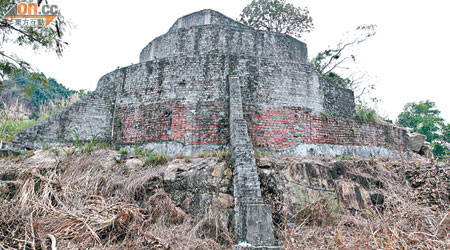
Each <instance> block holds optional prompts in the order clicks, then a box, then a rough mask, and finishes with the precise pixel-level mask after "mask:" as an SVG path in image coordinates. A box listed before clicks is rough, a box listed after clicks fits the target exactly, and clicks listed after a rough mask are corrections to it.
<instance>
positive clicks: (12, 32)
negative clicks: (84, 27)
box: [0, 0, 68, 86]
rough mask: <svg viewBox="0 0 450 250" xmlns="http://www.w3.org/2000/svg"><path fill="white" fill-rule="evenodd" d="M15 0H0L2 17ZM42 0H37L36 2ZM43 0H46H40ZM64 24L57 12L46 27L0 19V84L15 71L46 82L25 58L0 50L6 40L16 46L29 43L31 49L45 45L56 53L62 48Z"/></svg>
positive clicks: (44, 46) (60, 52)
mask: <svg viewBox="0 0 450 250" xmlns="http://www.w3.org/2000/svg"><path fill="white" fill-rule="evenodd" d="M19 2H20V1H17V0H0V15H1V16H2V17H3V16H4V15H5V14H6V13H7V12H8V11H9V10H10V9H11V8H12V7H13V6H14V5H16V4H17V3H19ZM41 2H42V0H41V1H39V4H40V3H41ZM44 2H45V3H47V1H44ZM67 27H68V22H67V21H66V20H65V18H64V17H63V16H62V15H61V14H60V13H59V14H58V16H57V18H56V19H55V20H54V21H53V22H52V23H51V24H50V25H49V26H47V27H32V26H25V25H19V24H17V23H15V22H12V21H10V20H8V19H3V18H2V19H0V30H1V32H2V37H1V38H0V84H1V85H2V86H3V84H4V81H5V80H6V79H8V78H11V77H14V76H16V75H18V74H24V73H25V74H29V77H31V78H32V79H33V80H38V81H41V82H43V83H47V81H46V79H45V78H43V77H42V76H41V75H39V74H38V73H37V71H36V70H35V68H34V67H33V66H32V65H31V64H30V63H28V62H27V61H26V60H24V59H22V58H19V57H17V56H16V55H14V54H13V53H9V52H6V51H4V47H5V45H6V44H8V43H12V44H16V45H19V46H32V48H33V49H34V50H42V49H46V50H49V51H54V52H56V54H57V55H58V56H60V55H61V54H62V52H63V49H64V46H65V45H67V43H66V42H64V41H63V40H62V39H63V35H64V33H65V31H66V28H67Z"/></svg>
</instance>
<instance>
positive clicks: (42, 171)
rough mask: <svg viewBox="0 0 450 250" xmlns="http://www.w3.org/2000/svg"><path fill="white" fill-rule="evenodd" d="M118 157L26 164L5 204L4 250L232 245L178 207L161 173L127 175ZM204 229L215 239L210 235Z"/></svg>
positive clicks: (61, 154)
mask: <svg viewBox="0 0 450 250" xmlns="http://www.w3.org/2000/svg"><path fill="white" fill-rule="evenodd" d="M41 155H42V156H41ZM115 155H117V153H116V152H115V151H111V150H105V149H100V150H94V151H93V152H92V153H91V154H87V153H84V152H83V151H82V150H79V149H77V148H72V149H67V150H65V151H64V150H61V151H58V153H51V154H50V153H49V154H38V155H37V156H36V157H42V159H41V160H40V162H39V164H36V162H33V160H32V159H25V160H24V161H25V162H22V163H21V164H23V166H22V165H21V166H20V167H19V168H18V169H20V171H19V172H20V174H19V175H18V178H17V180H14V183H16V184H15V187H16V188H17V192H16V194H15V195H14V196H13V197H10V200H9V201H6V200H5V201H3V203H0V210H1V211H0V248H1V247H3V249H18V248H19V244H21V245H20V246H21V247H22V248H21V249H50V244H51V240H50V239H51V238H53V239H54V242H55V243H56V247H57V248H58V249H205V250H206V249H224V248H227V247H228V246H229V245H224V244H228V243H229V242H231V241H230V240H224V239H225V238H226V237H225V236H223V235H232V234H231V233H228V231H227V228H226V227H220V228H219V227H218V229H215V228H213V227H212V226H211V227H206V226H201V225H206V224H207V223H206V222H205V221H202V220H200V221H198V220H194V218H192V217H191V216H190V215H188V214H186V213H185V212H184V211H182V210H181V209H180V208H179V207H176V206H175V205H174V204H173V202H172V200H171V199H170V196H169V195H168V194H167V193H165V192H164V190H162V189H160V188H161V186H160V181H161V180H160V173H159V172H158V171H160V170H159V169H158V168H156V167H155V168H145V169H142V168H136V169H132V168H128V167H125V165H124V164H121V163H117V162H116V161H115V160H114V156H115ZM51 157H54V159H55V160H53V158H52V159H50V158H51ZM26 161H30V162H26ZM8 164H11V165H12V164H14V163H8ZM16 166H19V165H16ZM158 188H159V189H158ZM142 192H144V194H142ZM142 195H143V197H140V196H142ZM148 196H150V197H149V198H148ZM144 197H145V201H144ZM137 198H138V199H137ZM210 221H212V219H208V220H207V222H210ZM201 223H203V224H201ZM211 225H212V224H211ZM207 228H208V229H211V230H217V232H218V233H217V234H210V233H205V232H206V231H207V230H206V229H207ZM218 239H220V241H221V242H224V243H223V244H222V243H220V242H219V240H218ZM230 244H231V243H230ZM24 246H26V247H27V248H23V247H24Z"/></svg>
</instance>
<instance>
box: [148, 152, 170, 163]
mask: <svg viewBox="0 0 450 250" xmlns="http://www.w3.org/2000/svg"><path fill="white" fill-rule="evenodd" d="M168 161H169V157H168V156H167V155H164V154H150V155H148V156H147V157H146V159H145V165H150V166H158V165H164V164H166V163H167V162H168Z"/></svg>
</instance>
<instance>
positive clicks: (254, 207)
mask: <svg viewBox="0 0 450 250" xmlns="http://www.w3.org/2000/svg"><path fill="white" fill-rule="evenodd" d="M229 82H230V144H231V165H232V167H233V187H234V201H235V207H234V211H235V213H234V219H235V231H236V235H237V238H238V242H245V243H248V244H250V245H252V246H258V247H259V246H276V245H277V243H276V240H275V237H274V232H273V223H272V209H271V207H270V206H269V205H266V204H264V203H263V200H262V196H261V189H260V182H259V178H258V171H257V168H256V162H255V157H254V154H255V152H254V151H253V145H252V143H251V140H250V137H249V136H248V132H247V131H248V129H247V123H246V121H245V120H244V114H243V110H242V97H241V85H240V81H239V78H238V77H236V76H232V77H230V79H229ZM233 249H235V248H234V247H233ZM279 249H281V248H279Z"/></svg>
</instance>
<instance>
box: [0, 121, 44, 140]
mask: <svg viewBox="0 0 450 250" xmlns="http://www.w3.org/2000/svg"><path fill="white" fill-rule="evenodd" d="M0 119H1V120H0V131H1V133H0V140H2V141H5V142H11V141H14V139H16V135H17V134H18V133H19V132H20V131H22V130H24V129H27V128H29V127H31V126H33V125H35V124H36V123H37V121H35V120H9V119H8V118H5V117H3V118H0Z"/></svg>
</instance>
